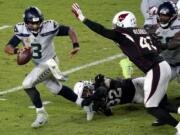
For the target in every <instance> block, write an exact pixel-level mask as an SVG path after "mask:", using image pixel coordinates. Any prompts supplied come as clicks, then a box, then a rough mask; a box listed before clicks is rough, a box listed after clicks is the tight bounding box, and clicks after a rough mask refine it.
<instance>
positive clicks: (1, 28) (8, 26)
mask: <svg viewBox="0 0 180 135" xmlns="http://www.w3.org/2000/svg"><path fill="white" fill-rule="evenodd" d="M10 27H12V26H10V25H3V26H1V27H0V30H3V29H7V28H10Z"/></svg>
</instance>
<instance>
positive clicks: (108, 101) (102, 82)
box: [74, 74, 180, 126]
mask: <svg viewBox="0 0 180 135" xmlns="http://www.w3.org/2000/svg"><path fill="white" fill-rule="evenodd" d="M143 86H144V77H138V78H129V79H121V78H118V79H112V78H109V77H104V75H102V74H98V75H97V76H96V77H95V82H94V83H92V82H90V81H80V82H77V83H76V84H75V85H74V92H75V93H76V94H77V95H78V96H79V97H81V98H85V102H84V103H86V104H90V103H91V102H93V110H94V111H97V112H98V111H100V112H102V113H104V114H105V115H106V116H110V115H112V111H111V108H112V106H115V105H120V104H127V103H143V100H144V90H143ZM160 105H161V106H162V107H164V108H165V109H166V110H167V111H168V112H171V113H178V109H180V108H179V106H177V105H173V104H171V103H169V102H168V101H167V96H166V95H165V96H164V98H163V100H162V101H161V103H160ZM163 124H165V123H163V121H159V123H153V124H152V125H153V126H160V125H163Z"/></svg>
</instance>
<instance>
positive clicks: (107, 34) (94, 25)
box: [83, 19, 116, 41]
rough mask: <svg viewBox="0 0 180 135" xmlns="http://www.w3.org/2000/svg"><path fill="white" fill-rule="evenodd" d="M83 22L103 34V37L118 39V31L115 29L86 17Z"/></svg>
mask: <svg viewBox="0 0 180 135" xmlns="http://www.w3.org/2000/svg"><path fill="white" fill-rule="evenodd" d="M83 23H84V24H85V25H86V26H87V27H88V28H90V29H91V30H92V31H94V32H96V33H98V34H100V35H102V36H103V37H106V38H108V39H111V40H114V41H116V33H115V32H114V30H112V29H107V28H105V27H104V26H102V25H101V24H98V23H96V22H93V21H91V20H89V19H86V20H85V21H84V22H83Z"/></svg>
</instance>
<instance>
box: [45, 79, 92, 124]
mask: <svg viewBox="0 0 180 135" xmlns="http://www.w3.org/2000/svg"><path fill="white" fill-rule="evenodd" d="M44 84H45V85H46V86H47V87H48V88H49V90H50V91H51V92H52V93H54V94H56V95H60V96H63V97H64V98H65V99H67V100H69V101H71V102H74V103H76V104H77V105H79V106H81V107H83V108H84V110H85V111H86V113H87V120H88V121H89V120H92V119H93V115H94V112H93V110H92V104H90V105H88V106H83V105H82V102H83V99H82V98H80V97H78V96H77V95H76V94H75V93H74V91H73V90H72V89H71V88H69V87H68V86H65V85H62V84H61V83H60V82H58V81H57V79H55V78H54V77H52V78H49V79H47V80H45V81H44Z"/></svg>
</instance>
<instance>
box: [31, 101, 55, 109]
mask: <svg viewBox="0 0 180 135" xmlns="http://www.w3.org/2000/svg"><path fill="white" fill-rule="evenodd" d="M50 103H52V102H51V101H43V102H42V104H43V105H44V106H45V105H47V104H50ZM28 108H29V109H35V108H36V107H35V106H34V105H30V106H28Z"/></svg>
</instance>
